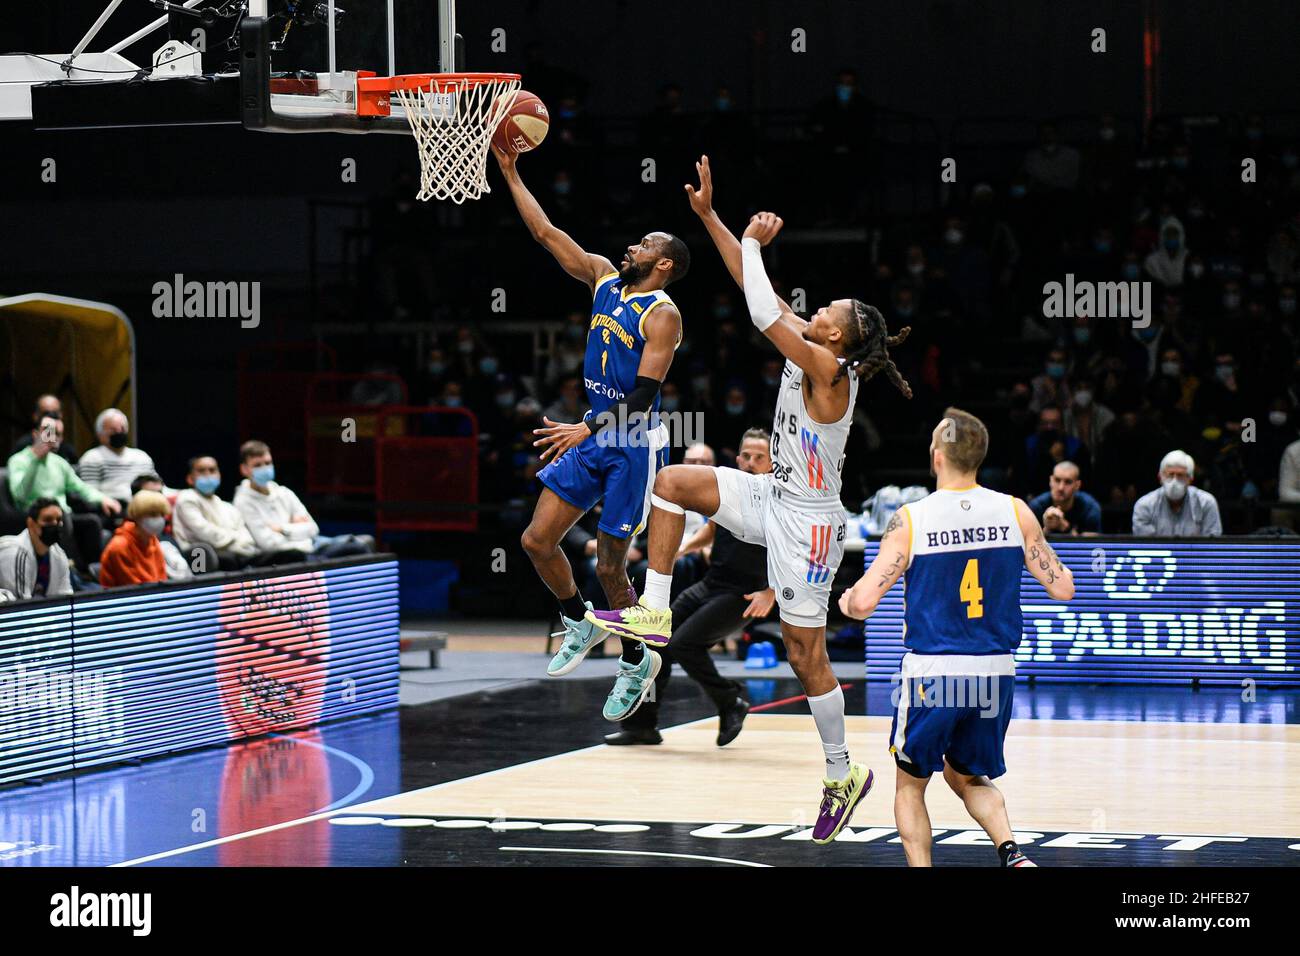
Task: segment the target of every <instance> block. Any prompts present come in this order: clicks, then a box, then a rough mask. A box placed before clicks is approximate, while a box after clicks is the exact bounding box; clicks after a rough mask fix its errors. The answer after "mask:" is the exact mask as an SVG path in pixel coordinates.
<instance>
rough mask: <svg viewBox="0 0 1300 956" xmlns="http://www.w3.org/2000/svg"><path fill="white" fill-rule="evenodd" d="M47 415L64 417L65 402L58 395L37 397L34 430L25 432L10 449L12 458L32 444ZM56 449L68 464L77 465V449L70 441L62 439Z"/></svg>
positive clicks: (33, 411)
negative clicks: (33, 437) (42, 420)
mask: <svg viewBox="0 0 1300 956" xmlns="http://www.w3.org/2000/svg"><path fill="white" fill-rule="evenodd" d="M46 416H49V417H50V418H62V417H63V403H62V402H60V401H59V397H58V396H57V395H42V396H40V397H39V398H37V399H36V406H35V407H34V408H33V409H32V430H31V431H29V432H25V433H24V434H23V435H22V437H20V438H19V439H18V441H16V442H14V447H13V448H11V449H9V457H10V458H12V457H13V456H14V455H16V454H18V453H19V452H20V451H22V450H23V449H24V448H26V447H28V446H29V445H31V443H32V436H33V435H34V434H35V433H36V429H37V428H38V427H39V426H40V423H41V419H42V418H45V417H46ZM56 451H58V453H59V456H60V457H61V458H63V459H65V460H66V461H67V462H68V464H70V465H75V464H76V463H77V449H75V448H73V447H72V445H71V443H70V442H66V441H60V442H59V447H58V448H57V449H56Z"/></svg>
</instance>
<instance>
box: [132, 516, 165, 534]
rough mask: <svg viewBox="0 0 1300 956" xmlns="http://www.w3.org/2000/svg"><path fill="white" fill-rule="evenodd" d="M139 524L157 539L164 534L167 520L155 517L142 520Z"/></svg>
mask: <svg viewBox="0 0 1300 956" xmlns="http://www.w3.org/2000/svg"><path fill="white" fill-rule="evenodd" d="M137 523H138V524H139V525H140V527H142V528H144V530H145V531H148V532H149V533H150V534H151V535H153V536H154V537H155V538H156V537H158V535H160V534H162V530H163V528H164V527H165V526H166V525H167V519H166V518H164V517H162V516H160V515H154V516H153V517H150V518H141V519H140V520H139V522H137Z"/></svg>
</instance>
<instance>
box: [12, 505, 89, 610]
mask: <svg viewBox="0 0 1300 956" xmlns="http://www.w3.org/2000/svg"><path fill="white" fill-rule="evenodd" d="M62 531H63V509H62V508H61V507H59V503H58V502H57V501H55V500H54V499H53V498H37V499H36V500H35V501H33V502H32V504H31V506H30V507H29V508H28V509H27V528H26V530H24V531H21V532H19V533H18V534H14V535H7V536H5V537H3V538H0V602H3V601H25V600H27V599H28V598H42V597H61V596H63V595H66V594H71V593H72V582H71V578H70V577H69V570H68V556H67V554H65V553H64V551H63V549H62V548H61V547H59V536H60V534H61V533H62Z"/></svg>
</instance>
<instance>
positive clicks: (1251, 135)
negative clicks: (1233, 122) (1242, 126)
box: [1246, 126, 1264, 140]
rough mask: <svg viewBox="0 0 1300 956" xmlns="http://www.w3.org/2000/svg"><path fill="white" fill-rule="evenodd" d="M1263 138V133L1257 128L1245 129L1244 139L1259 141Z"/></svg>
mask: <svg viewBox="0 0 1300 956" xmlns="http://www.w3.org/2000/svg"><path fill="white" fill-rule="evenodd" d="M1263 138H1264V131H1263V130H1262V129H1260V128H1259V127H1258V126H1249V127H1247V128H1246V139H1249V140H1261V139H1263Z"/></svg>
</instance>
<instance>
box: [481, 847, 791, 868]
mask: <svg viewBox="0 0 1300 956" xmlns="http://www.w3.org/2000/svg"><path fill="white" fill-rule="evenodd" d="M497 849H498V850H501V851H503V852H507V853H511V852H519V853H607V854H611V855H614V856H666V857H672V858H673V859H675V860H707V861H708V862H710V863H730V864H732V865H734V866H761V867H763V868H764V869H771V868H772V864H770V863H753V862H750V861H749V860H729V859H727V858H726V857H725V856H696V855H695V854H694V853H655V852H653V851H652V850H582V849H579V848H577V847H557V846H499V847H497Z"/></svg>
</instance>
